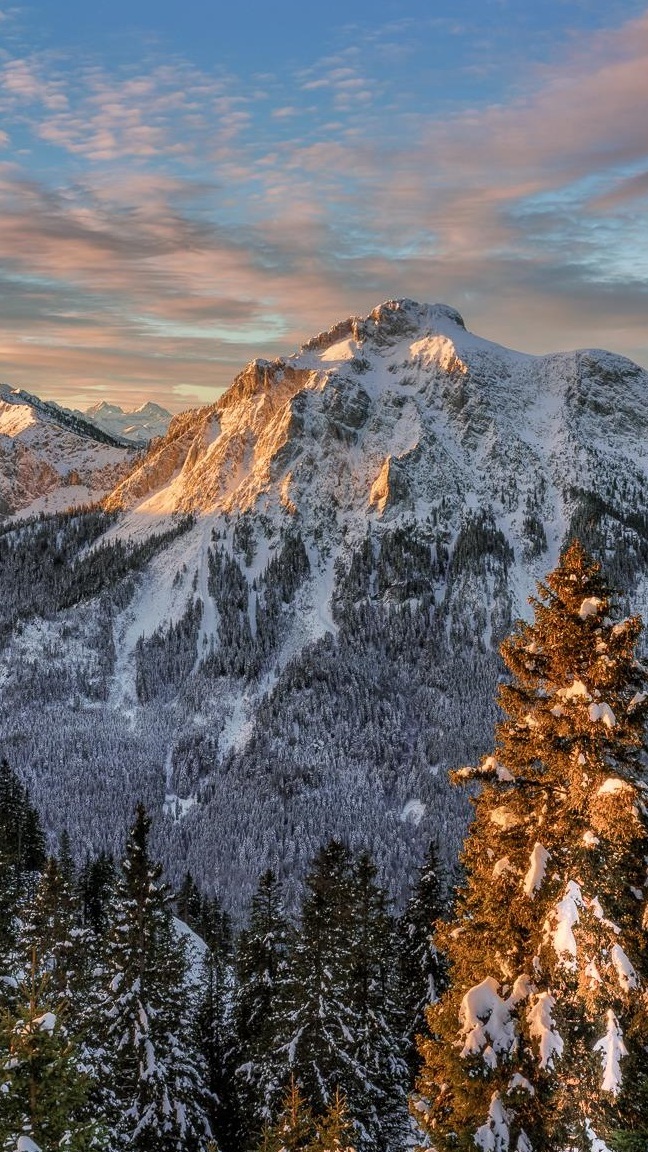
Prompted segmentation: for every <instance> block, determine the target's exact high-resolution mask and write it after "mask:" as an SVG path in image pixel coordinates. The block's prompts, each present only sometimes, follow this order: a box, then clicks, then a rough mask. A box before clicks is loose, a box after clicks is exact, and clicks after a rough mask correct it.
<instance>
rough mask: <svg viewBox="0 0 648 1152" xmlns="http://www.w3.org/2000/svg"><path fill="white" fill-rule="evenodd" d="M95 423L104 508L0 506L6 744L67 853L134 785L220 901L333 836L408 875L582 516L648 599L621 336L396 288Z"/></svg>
mask: <svg viewBox="0 0 648 1152" xmlns="http://www.w3.org/2000/svg"><path fill="white" fill-rule="evenodd" d="M4 403H5V407H11V405H12V404H14V402H13V401H11V400H9V401H6V400H5V402H4ZM26 407H27V408H29V405H27V406H26ZM3 410H4V409H0V411H3ZM30 411H33V409H30ZM84 418H87V414H85V417H84ZM46 423H47V421H46ZM47 427H48V428H50V429H51V427H52V425H51V423H49V424H47ZM61 431H62V429H61ZM0 434H2V425H0ZM57 434H58V433H57ZM0 442H1V441H0ZM53 443H54V442H53V441H51V444H53ZM57 443H58V441H57ZM84 443H85V444H86V447H87V448H88V451H89V453H90V455H91V456H94V457H95V458H96V459H97V460H99V458H100V455H101V453H102V452H103V451H107V450H110V451H114V452H121V453H122V455H121V456H120V457H119V461H117V459H116V460H115V464H118V467H119V475H118V476H116V478H115V480H114V482H113V483H112V485H111V486H110V491H109V493H108V494H107V495H106V497H105V499H104V502H103V505H102V509H103V510H102V511H100V512H93V513H84V515H83V516H77V517H71V516H68V517H67V518H66V517H58V518H55V519H52V520H51V521H46V522H44V523H40V522H38V523H36V522H35V523H34V524H32V525H29V523H26V522H23V526H22V527H21V528H20V529H18V527H15V528H13V527H12V526H11V523H10V522H6V523H5V525H4V527H3V529H2V533H1V534H0V641H1V642H2V645H3V647H2V650H1V651H0V703H2V705H3V707H2V708H1V709H0V717H2V719H0V752H2V751H4V752H5V753H6V755H7V756H8V758H9V759H10V761H11V762H12V763H13V764H14V765H15V767H16V768H17V770H18V771H20V772H21V774H22V775H23V776H24V777H25V778H28V779H29V783H30V786H31V788H32V790H33V794H34V796H35V797H36V799H37V800H38V803H39V805H40V807H41V810H42V811H43V814H44V816H45V819H46V821H47V820H48V817H49V821H50V823H51V825H52V826H54V825H55V824H56V825H58V826H61V825H62V824H65V823H67V827H68V830H69V832H70V835H71V837H72V840H73V843H74V844H75V845H76V846H77V850H78V851H80V852H82V851H85V847H86V846H87V845H88V844H90V843H92V844H93V845H94V847H95V848H101V847H104V848H108V849H110V850H112V849H114V848H115V847H116V846H118V845H119V843H120V840H121V836H122V834H123V830H124V828H125V826H126V824H127V822H128V821H129V819H130V817H131V814H132V807H133V803H134V801H135V800H136V799H137V798H141V799H143V800H144V801H145V802H146V803H147V804H148V806H149V807H150V808H151V810H152V812H153V814H154V817H155V828H156V833H155V834H156V836H157V845H156V848H157V850H158V851H159V852H160V853H161V855H162V856H163V857H164V859H165V861H166V865H167V869H168V871H169V874H170V875H171V876H173V877H176V878H177V877H179V876H180V875H181V874H182V873H183V872H184V870H185V869H186V868H187V867H189V868H190V869H191V871H192V872H193V874H194V875H195V877H196V879H197V880H198V881H199V882H200V883H201V884H202V885H203V886H205V887H207V888H217V889H219V890H220V891H221V894H222V895H223V897H224V899H225V902H226V904H227V905H228V906H229V907H230V908H232V910H233V911H235V912H238V911H240V909H241V907H242V905H243V904H244V903H245V901H246V899H247V897H248V896H249V894H250V892H251V891H252V889H253V888H254V887H255V885H256V880H257V877H258V875H259V873H260V872H261V871H263V869H264V868H266V867H268V866H272V867H274V868H275V869H276V870H277V871H278V872H279V873H281V874H283V875H284V876H285V877H286V879H287V881H288V883H289V885H291V884H292V885H295V884H296V883H297V878H298V877H299V875H300V874H301V872H302V871H303V869H304V867H305V865H306V864H307V863H308V861H309V860H310V858H311V856H312V854H313V852H314V851H315V849H316V848H317V847H318V845H319V844H320V843H321V842H322V840H324V839H326V838H327V837H329V836H333V835H335V836H338V837H341V838H343V839H348V840H350V841H351V843H352V844H354V845H358V844H361V843H362V844H366V845H367V846H368V847H369V848H370V850H372V851H373V853H374V855H375V856H376V857H377V858H378V860H379V864H380V868H381V874H382V877H383V879H385V880H386V881H387V882H388V883H389V884H390V886H391V890H392V892H393V894H394V895H395V896H396V897H399V895H400V894H401V892H402V890H403V888H404V886H405V882H406V875H407V872H408V869H409V870H411V868H412V867H413V865H414V863H415V862H416V861H417V860H418V859H420V856H421V854H422V852H423V850H424V848H425V846H426V844H427V841H428V840H429V837H430V835H431V833H433V832H434V831H441V832H442V840H443V848H444V850H445V851H446V852H447V854H448V858H449V860H450V861H451V862H453V861H454V858H455V853H456V849H457V847H458V845H459V843H460V841H461V838H462V835H463V832H464V829H465V823H466V820H467V818H468V813H469V807H468V805H467V803H466V801H465V799H464V798H463V797H462V796H461V795H460V794H459V793H457V791H456V790H453V789H451V788H450V787H449V785H448V783H447V778H446V777H447V769H448V768H449V767H452V766H457V765H460V764H462V763H468V762H470V761H471V760H472V759H474V758H475V757H476V756H478V755H480V754H481V753H482V752H483V751H485V750H486V749H487V748H488V747H489V744H490V741H491V734H492V725H493V721H494V719H495V716H496V708H495V704H494V695H495V690H496V686H497V682H498V678H499V677H500V676H501V674H502V666H501V663H500V660H499V657H498V655H497V645H498V642H499V640H500V639H501V638H502V636H503V635H505V634H506V632H507V630H508V629H509V628H510V627H511V623H512V621H513V620H514V619H515V617H516V616H518V615H519V614H525V613H526V612H527V611H528V607H527V603H526V599H527V597H528V595H529V594H530V593H532V592H533V590H534V583H535V580H536V579H538V578H541V577H542V576H543V574H544V573H545V572H547V571H548V570H549V569H550V568H552V567H553V566H554V565H555V563H556V560H557V557H558V553H559V551H560V548H561V546H562V544H563V543H564V542H565V541H566V540H567V539H568V538H570V536H572V535H577V536H579V537H580V538H581V539H582V540H583V542H584V544H585V545H586V547H589V548H590V549H591V550H592V551H593V552H594V553H595V554H597V555H599V556H600V557H601V559H602V561H603V562H604V564H605V566H606V568H607V571H608V574H609V575H610V576H611V578H612V580H613V581H614V582H615V583H616V584H617V585H618V586H619V587H620V588H622V589H623V590H625V591H626V592H627V593H628V596H629V598H630V603H631V605H632V607H633V609H635V610H639V611H644V612H645V611H646V609H647V608H648V515H647V513H646V496H647V484H648V373H646V372H645V371H644V370H643V369H642V368H640V367H638V366H637V365H636V364H633V363H631V362H630V361H628V360H626V359H624V358H622V357H619V356H614V355H612V354H611V353H608V352H603V351H597V350H585V351H578V352H571V353H560V354H555V355H549V356H528V355H524V354H522V353H518V352H513V351H511V350H509V349H506V348H502V347H500V346H498V345H496V344H493V343H490V342H489V341H487V340H484V339H482V338H480V337H477V336H475V335H473V334H472V333H470V332H469V331H467V330H466V328H465V325H464V322H463V320H462V318H461V316H460V315H459V314H458V313H457V312H456V311H455V310H454V309H452V308H450V307H447V306H445V305H428V304H418V303H416V302H414V301H410V300H397V301H388V302H387V303H385V304H382V305H380V306H379V307H377V308H376V309H374V311H373V312H372V313H371V314H370V315H369V316H367V317H366V318H363V319H359V318H351V319H348V320H345V321H342V322H341V323H339V324H336V325H335V326H334V327H333V328H332V329H330V330H329V331H327V332H323V333H321V334H320V335H318V336H316V337H314V338H313V339H312V340H310V341H309V342H308V343H307V344H305V345H304V346H303V348H301V349H300V350H299V352H297V353H296V354H295V355H293V356H290V357H287V358H284V359H280V360H274V361H267V360H255V361H253V362H252V363H251V364H249V365H248V366H247V368H245V369H244V371H243V372H242V373H241V374H240V375H239V376H238V377H237V378H236V379H235V380H234V382H233V384H232V386H231V387H230V389H229V390H228V392H227V393H226V394H225V395H224V396H223V397H222V398H221V399H220V400H219V401H218V402H217V403H216V404H213V405H211V406H209V407H206V408H201V409H198V410H195V411H191V412H187V413H184V414H182V415H180V416H176V417H174V418H173V419H172V420H171V422H170V424H169V427H168V430H167V431H166V433H165V435H164V436H163V437H162V438H161V439H158V440H155V441H154V442H153V443H152V444H151V445H150V447H149V448H148V449H147V450H146V451H145V452H143V453H139V454H138V455H137V456H135V457H133V456H132V455H130V454H129V455H126V453H128V450H125V449H124V448H119V449H118V448H112V447H110V446H109V445H107V444H106V445H102V444H99V443H98V442H97V441H96V440H89V439H87V438H86V439H85V441H84ZM53 450H54V449H53V448H52V451H53ZM0 468H1V469H2V483H3V484H4V485H5V491H6V492H7V496H6V497H5V498H6V500H7V504H8V505H10V504H11V503H12V501H13V504H14V505H16V502H17V498H16V496H15V495H14V496H13V497H11V495H10V494H11V491H12V487H11V486H12V483H14V481H13V479H12V475H9V474H8V473H6V470H5V467H4V464H3V463H2V461H0ZM21 499H22V497H21ZM39 549H40V552H38V551H37V550H39ZM36 554H38V555H40V554H42V555H43V556H45V557H48V558H50V559H52V558H55V557H58V561H57V563H56V564H55V563H53V562H52V563H51V564H47V563H45V564H43V565H40V566H37V567H36V568H31V569H29V570H30V572H31V576H30V579H29V581H28V582H25V580H24V578H22V583H21V580H20V579H19V578H18V576H17V573H20V572H23V573H24V572H25V571H26V570H27V569H28V568H29V565H30V564H32V565H33V563H34V561H33V558H34V555H36ZM18 586H20V589H21V591H20V593H18V591H16V589H17V588H18ZM27 669H28V674H27V672H26V671H25V670H27Z"/></svg>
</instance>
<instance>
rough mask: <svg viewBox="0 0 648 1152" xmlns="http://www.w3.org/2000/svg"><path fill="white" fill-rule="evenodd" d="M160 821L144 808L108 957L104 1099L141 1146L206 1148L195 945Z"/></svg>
mask: <svg viewBox="0 0 648 1152" xmlns="http://www.w3.org/2000/svg"><path fill="white" fill-rule="evenodd" d="M149 829H150V819H149V817H148V816H147V814H146V811H145V810H144V808H143V807H142V805H139V806H138V809H137V814H136V818H135V823H134V825H133V827H132V829H131V834H130V837H129V840H128V844H127V848H126V855H125V858H124V862H123V867H122V875H121V877H120V880H119V882H118V885H117V891H116V898H115V904H114V918H113V923H112V925H111V933H110V943H109V947H108V951H107V956H106V969H107V971H106V993H105V1007H104V1022H105V1023H104V1027H105V1029H106V1033H107V1040H106V1046H105V1055H104V1061H105V1063H106V1065H107V1066H108V1068H109V1069H110V1076H109V1078H108V1081H107V1083H106V1084H105V1086H104V1089H103V1093H102V1097H101V1105H102V1107H103V1108H104V1110H105V1111H106V1113H107V1115H108V1116H109V1117H110V1119H111V1122H112V1124H113V1126H114V1128H115V1130H116V1132H117V1134H118V1139H119V1141H120V1142H123V1143H124V1144H126V1145H127V1146H128V1147H129V1148H132V1149H133V1150H134V1152H198V1150H200V1149H203V1148H204V1147H205V1146H206V1143H207V1139H208V1137H209V1135H210V1131H209V1123H208V1119H207V1114H206V1104H207V1101H206V1089H205V1085H204V1069H203V1067H202V1061H201V1059H200V1057H199V1055H198V1052H197V1048H196V1046H195V1045H192V1043H191V1027H190V1025H189V1019H188V1008H189V1007H190V1005H188V1004H187V999H186V975H187V960H186V952H185V948H184V947H183V945H182V942H181V940H180V939H178V937H177V935H176V933H175V932H174V929H173V923H172V918H171V912H170V909H169V895H168V892H167V891H166V889H165V888H164V886H163V885H161V884H160V883H159V878H160V871H161V870H160V868H159V866H158V865H156V864H154V863H153V861H152V860H151V858H150V855H149V848H148V836H149Z"/></svg>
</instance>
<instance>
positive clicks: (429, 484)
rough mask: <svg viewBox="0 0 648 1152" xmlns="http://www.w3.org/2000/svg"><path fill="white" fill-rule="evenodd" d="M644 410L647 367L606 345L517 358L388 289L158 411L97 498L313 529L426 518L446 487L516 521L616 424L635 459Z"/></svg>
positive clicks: (466, 502)
mask: <svg viewBox="0 0 648 1152" xmlns="http://www.w3.org/2000/svg"><path fill="white" fill-rule="evenodd" d="M647 412H648V375H647V374H646V373H645V372H644V371H643V370H641V369H639V368H638V367H637V366H636V365H632V364H631V363H630V362H629V361H625V360H623V359H622V358H620V357H615V356H613V355H612V354H610V353H598V352H596V351H583V352H572V353H557V354H553V355H549V356H531V355H528V354H525V353H520V352H516V351H513V350H510V349H507V348H504V347H501V346H499V345H497V344H494V343H492V342H490V341H488V340H485V339H483V338H481V337H479V336H476V335H474V334H473V333H471V332H470V331H468V330H467V329H466V327H465V323H464V320H463V318H462V317H461V315H460V314H459V313H458V312H457V311H456V309H454V308H452V307H450V306H448V305H445V304H425V303H423V304H419V303H417V302H415V301H413V300H409V299H402V300H391V301H386V302H385V303H383V304H380V305H379V306H378V307H376V308H374V309H373V311H372V312H371V313H370V314H369V315H368V316H367V317H365V318H364V319H362V318H358V317H350V318H348V319H345V320H343V321H341V322H339V323H337V324H335V325H334V326H333V327H331V328H330V329H328V330H327V331H325V332H321V333H319V334H318V335H317V336H315V337H314V338H313V339H312V340H309V341H308V342H307V343H305V344H304V345H303V346H302V347H301V348H300V349H299V350H298V351H297V352H296V353H294V354H293V355H291V356H288V357H286V358H281V359H276V360H272V361H270V360H266V359H256V360H253V361H252V362H251V363H250V364H248V365H247V366H246V368H245V369H244V370H243V371H242V372H241V373H240V374H239V376H237V378H236V379H235V380H234V382H233V384H232V386H231V387H230V388H229V389H228V391H227V392H226V393H225V395H224V396H223V397H222V398H221V399H220V400H219V401H218V402H217V403H216V404H213V405H211V406H209V407H207V408H203V409H200V410H198V411H195V412H193V413H187V414H185V415H184V416H182V417H178V418H176V419H174V421H172V423H171V426H170V428H169V431H168V434H167V436H166V437H165V438H164V439H163V440H161V441H159V442H157V443H156V445H155V446H154V448H153V449H152V450H151V451H149V453H148V455H147V456H146V458H145V459H144V460H143V461H142V462H141V463H140V464H139V465H138V467H137V468H136V469H135V471H134V472H133V474H132V475H131V476H130V477H128V478H127V479H126V480H125V481H124V482H123V483H122V484H121V485H120V486H119V488H118V489H116V491H115V492H114V493H113V495H112V497H111V500H110V506H111V507H113V508H124V509H129V510H131V511H133V512H137V513H138V514H144V516H145V519H146V518H147V517H148V516H150V515H152V514H153V513H155V516H156V517H157V516H159V515H167V514H171V513H174V512H186V511H193V512H197V513H207V514H210V515H216V516H219V515H223V514H230V513H241V512H245V511H252V510H254V511H256V513H258V514H262V515H264V516H266V517H268V516H270V517H272V518H275V517H276V518H278V519H277V524H280V523H282V522H284V520H285V518H286V517H288V518H291V517H292V518H295V517H297V519H298V520H299V521H300V522H301V523H303V524H306V525H310V526H311V527H310V530H311V531H312V532H314V533H315V534H317V533H318V532H319V531H320V529H321V525H322V524H323V523H330V525H331V530H332V531H333V521H335V524H336V527H335V531H338V530H339V523H340V518H343V519H344V521H345V524H346V529H345V530H346V531H352V533H353V536H354V537H356V536H360V535H361V534H363V533H364V532H365V531H366V526H367V523H368V522H369V521H371V520H372V519H376V520H377V521H380V520H382V519H384V518H385V517H387V518H388V519H389V520H393V518H394V517H396V518H397V519H402V518H403V517H408V516H411V515H412V514H415V515H416V516H417V518H420V517H422V516H423V517H424V516H426V515H432V514H436V513H435V509H436V508H437V507H438V505H439V502H440V501H442V500H443V499H444V493H446V492H447V491H448V489H451V490H452V491H453V492H456V493H458V494H459V505H461V506H468V507H481V508H492V509H493V511H494V513H495V514H496V516H501V518H502V522H503V523H504V522H505V523H506V527H507V530H508V529H510V527H511V524H514V525H515V531H516V532H522V531H523V524H524V522H525V519H527V518H528V513H527V509H528V507H529V506H531V505H533V506H534V507H535V506H536V505H537V504H538V501H539V499H540V497H539V495H538V492H539V490H540V488H542V490H543V492H546V493H547V496H546V499H547V508H546V515H547V517H548V518H551V517H552V513H551V507H550V505H551V500H552V499H553V500H554V501H555V500H557V499H559V500H562V499H564V494H565V493H566V492H567V491H568V490H569V489H576V488H583V487H587V486H588V485H589V484H590V483H591V482H593V477H594V476H595V474H596V473H600V470H601V468H603V471H605V470H606V469H608V468H611V467H612V466H613V465H612V462H613V458H614V456H615V453H617V452H618V450H619V449H618V444H617V440H618V434H619V427H620V426H621V427H622V429H623V435H624V437H625V438H626V441H627V443H629V444H631V445H632V452H633V455H634V457H635V459H636V463H637V464H638V465H640V466H641V468H642V469H643V468H644V467H645V465H646V462H647V461H648V448H647V446H646V445H647V442H648V415H647ZM611 413H614V419H611V418H610V416H611ZM540 476H542V477H543V479H542V481H540V480H539V477H540ZM550 476H551V477H553V481H552V482H553V484H554V488H553V490H552V491H551V492H550V486H549V477H550ZM559 492H560V496H559V495H558V493H559ZM543 499H544V497H543ZM332 509H334V510H335V515H333V514H332V511H331V510H332Z"/></svg>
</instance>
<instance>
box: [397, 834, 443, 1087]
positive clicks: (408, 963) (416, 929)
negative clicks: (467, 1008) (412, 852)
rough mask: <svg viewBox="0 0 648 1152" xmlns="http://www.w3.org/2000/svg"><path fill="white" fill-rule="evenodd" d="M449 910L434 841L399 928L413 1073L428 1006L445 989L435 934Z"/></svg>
mask: <svg viewBox="0 0 648 1152" xmlns="http://www.w3.org/2000/svg"><path fill="white" fill-rule="evenodd" d="M447 910H448V892H447V877H446V876H445V875H444V871H443V869H442V867H441V864H440V860H439V846H438V843H437V841H436V840H434V839H433V840H432V841H431V842H430V846H429V848H428V852H427V855H426V857H425V860H424V861H423V864H422V866H421V868H420V869H419V874H418V879H417V881H416V884H415V885H414V889H413V892H412V895H411V897H410V899H409V901H408V903H407V907H406V909H405V911H404V913H403V915H402V917H401V919H400V921H399V925H398V931H399V938H400V972H399V985H400V987H399V1000H400V1004H401V1011H402V1014H403V1033H404V1042H405V1054H406V1058H407V1062H408V1064H409V1066H410V1069H411V1071H412V1073H416V1072H418V1071H419V1068H420V1058H419V1055H418V1050H417V1047H416V1037H417V1036H419V1035H420V1034H421V1033H422V1032H424V1031H425V1026H426V1010H427V1006H428V1004H434V1003H435V1001H436V1000H438V998H439V996H440V995H441V993H442V992H443V991H444V989H445V987H446V982H447V979H446V966H445V961H444V958H443V956H442V955H441V953H440V952H439V949H438V948H437V946H436V944H435V942H434V931H435V928H436V926H437V924H438V923H439V922H440V921H441V920H442V919H443V917H444V915H445V914H446V913H447Z"/></svg>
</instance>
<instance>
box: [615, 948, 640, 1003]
mask: <svg viewBox="0 0 648 1152" xmlns="http://www.w3.org/2000/svg"><path fill="white" fill-rule="evenodd" d="M610 960H611V961H612V963H613V965H614V969H615V971H616V974H617V977H618V980H619V984H620V985H621V987H622V989H623V991H624V992H631V991H632V990H633V988H638V987H639V978H638V976H637V973H636V972H635V970H634V968H633V966H632V964H631V962H630V960H629V959H628V957H627V956H626V954H625V952H624V951H623V948H622V947H621V945H620V944H615V945H614V946H613V947H612V950H611V952H610Z"/></svg>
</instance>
